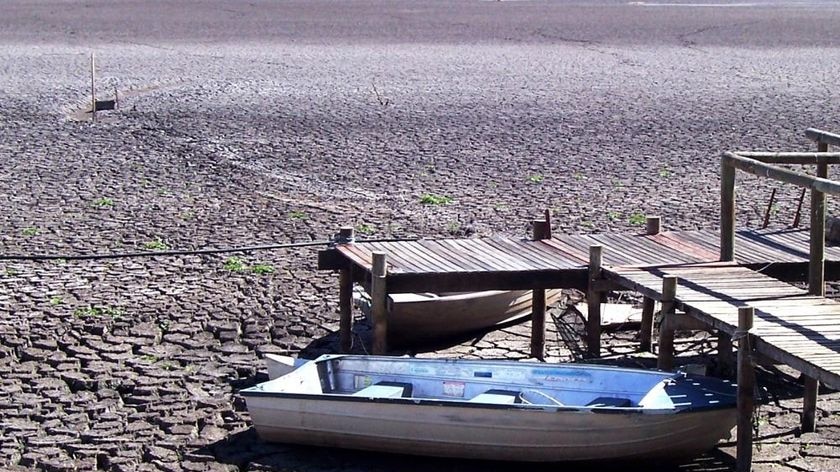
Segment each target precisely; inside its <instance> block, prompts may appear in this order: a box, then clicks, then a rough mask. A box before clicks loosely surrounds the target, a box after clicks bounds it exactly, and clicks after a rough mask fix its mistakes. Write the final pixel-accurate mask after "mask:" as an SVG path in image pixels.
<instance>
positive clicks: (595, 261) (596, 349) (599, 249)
mask: <svg viewBox="0 0 840 472" xmlns="http://www.w3.org/2000/svg"><path fill="white" fill-rule="evenodd" d="M603 250H604V246H601V245H600V244H596V245H593V246H589V289H588V290H587V292H586V305H587V320H586V333H587V347H588V348H589V354H591V355H593V356H596V357H600V356H601V298H602V296H603V294H602V293H601V292H600V291H597V290H595V288H594V286H595V282H597V281H598V280H600V279H601V256H602V254H603Z"/></svg>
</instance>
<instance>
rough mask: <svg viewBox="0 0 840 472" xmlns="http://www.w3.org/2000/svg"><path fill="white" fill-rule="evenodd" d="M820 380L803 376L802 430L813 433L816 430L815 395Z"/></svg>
mask: <svg viewBox="0 0 840 472" xmlns="http://www.w3.org/2000/svg"><path fill="white" fill-rule="evenodd" d="M819 392H820V382H819V381H818V380H817V379H814V378H811V377H808V376H807V375H806V376H805V392H804V394H803V395H802V425H801V426H802V432H803V433H813V432H814V431H816V430H817V397H818V395H819Z"/></svg>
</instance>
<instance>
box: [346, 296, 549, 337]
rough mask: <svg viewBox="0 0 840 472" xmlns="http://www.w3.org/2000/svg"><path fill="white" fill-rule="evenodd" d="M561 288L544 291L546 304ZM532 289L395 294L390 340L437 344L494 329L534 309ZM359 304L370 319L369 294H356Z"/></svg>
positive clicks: (392, 298)
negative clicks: (444, 340)
mask: <svg viewBox="0 0 840 472" xmlns="http://www.w3.org/2000/svg"><path fill="white" fill-rule="evenodd" d="M561 295H562V291H561V290H559V289H550V290H546V291H545V298H546V305H547V306H548V305H552V304H553V303H556V302H557V301H559V300H560V297H561ZM532 297H533V295H532V292H531V291H530V290H491V291H485V292H457V293H441V294H437V293H394V294H390V295H389V300H388V306H389V311H388V342H389V344H390V345H392V346H415V345H422V344H429V343H434V342H436V341H440V340H442V339H449V338H453V337H456V336H459V335H464V334H466V333H472V332H476V331H479V330H482V329H488V328H492V327H493V326H494V325H498V324H500V323H504V322H507V321H511V320H513V319H516V318H520V317H523V316H526V315H530V314H531V311H532V306H531V303H532ZM356 305H357V306H359V308H360V309H361V310H362V312H363V313H364V314H365V315H366V316H367V317H368V319H370V305H371V301H370V297H369V296H368V295H367V294H366V293H364V292H357V293H356Z"/></svg>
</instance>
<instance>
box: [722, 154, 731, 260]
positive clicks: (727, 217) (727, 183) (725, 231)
mask: <svg viewBox="0 0 840 472" xmlns="http://www.w3.org/2000/svg"><path fill="white" fill-rule="evenodd" d="M720 260H721V261H734V260H735V168H734V167H732V166H731V165H729V164H728V163H727V161H726V160H725V159H721V161H720Z"/></svg>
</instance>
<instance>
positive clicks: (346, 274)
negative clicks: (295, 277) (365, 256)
mask: <svg viewBox="0 0 840 472" xmlns="http://www.w3.org/2000/svg"><path fill="white" fill-rule="evenodd" d="M338 237H339V240H340V241H352V240H353V227H352V226H344V227H342V228H341V230H340V231H339V233H338ZM352 270H353V269H352V267H348V268H346V269H341V270H340V271H339V273H338V311H339V316H340V319H339V323H338V326H339V328H338V330H339V336H340V342H339V344H340V348H341V352H343V353H348V352H350V349H351V348H352V347H353V338H352V328H353V326H352V324H353V272H352Z"/></svg>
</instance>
